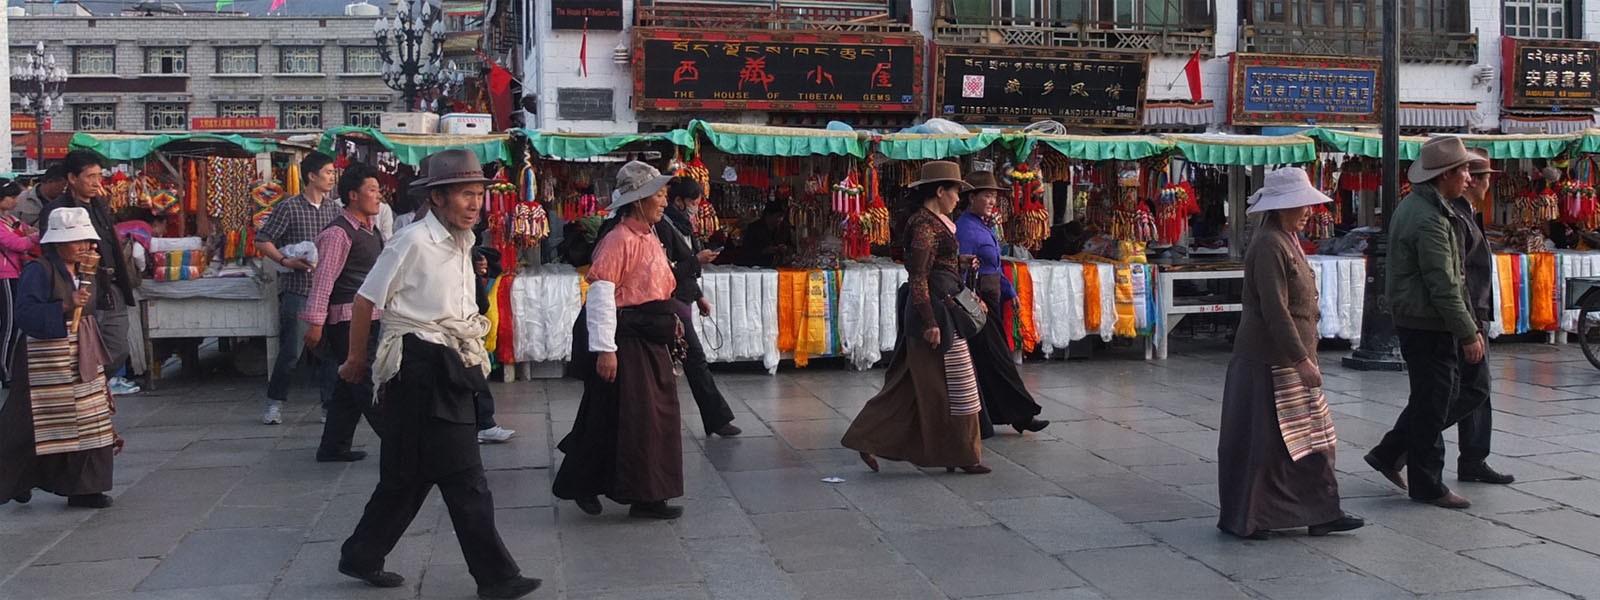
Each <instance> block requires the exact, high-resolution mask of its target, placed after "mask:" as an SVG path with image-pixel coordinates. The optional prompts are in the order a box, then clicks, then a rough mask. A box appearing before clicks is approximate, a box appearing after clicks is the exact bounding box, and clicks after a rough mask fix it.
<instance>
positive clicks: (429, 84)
mask: <svg viewBox="0 0 1600 600" xmlns="http://www.w3.org/2000/svg"><path fill="white" fill-rule="evenodd" d="M443 16H444V12H443V10H442V9H441V8H440V5H439V2H438V0H399V2H398V3H397V4H396V6H395V14H394V19H393V20H392V21H391V20H390V19H387V18H384V17H378V21H377V23H374V24H373V26H372V34H373V36H375V37H376V38H377V40H378V56H379V58H381V59H382V60H383V83H384V84H385V85H388V86H389V88H390V89H392V90H394V91H397V92H400V96H401V97H402V98H404V99H405V106H406V110H415V109H416V107H417V98H418V97H420V96H422V95H423V93H424V92H427V91H429V90H432V89H434V88H436V87H437V86H439V85H440V84H443V83H445V82H446V79H448V74H446V73H445V72H444V65H443V63H442V62H441V59H442V58H443V56H444V22H443V21H442V20H441V19H442V17H443Z"/></svg>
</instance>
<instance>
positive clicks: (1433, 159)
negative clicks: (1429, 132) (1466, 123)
mask: <svg viewBox="0 0 1600 600" xmlns="http://www.w3.org/2000/svg"><path fill="white" fill-rule="evenodd" d="M1477 159H1478V157H1477V156H1475V155H1473V154H1472V153H1471V152H1467V146H1466V144H1462V143H1461V138H1458V137H1456V136H1453V135H1442V136H1438V137H1431V138H1428V141H1427V142H1424V143H1423V144H1422V152H1421V153H1419V154H1417V160H1415V161H1412V163H1411V169H1410V170H1409V171H1407V173H1406V177H1407V178H1408V179H1410V180H1411V183H1427V182H1429V181H1433V180H1434V179H1435V178H1437V177H1439V176H1440V175H1443V174H1445V172H1446V171H1449V170H1451V169H1454V168H1456V167H1459V166H1461V165H1464V164H1467V163H1470V162H1472V161H1474V160H1477Z"/></svg>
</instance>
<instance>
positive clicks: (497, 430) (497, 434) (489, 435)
mask: <svg viewBox="0 0 1600 600" xmlns="http://www.w3.org/2000/svg"><path fill="white" fill-rule="evenodd" d="M516 434H517V432H516V431H515V430H512V429H506V428H504V427H501V426H499V425H496V426H494V427H490V428H488V429H485V430H483V431H479V432H478V443H479V444H504V443H505V442H506V440H509V439H511V436H513V435H516Z"/></svg>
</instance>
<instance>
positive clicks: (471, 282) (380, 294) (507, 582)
mask: <svg viewBox="0 0 1600 600" xmlns="http://www.w3.org/2000/svg"><path fill="white" fill-rule="evenodd" d="M428 160H429V161H430V164H431V166H430V169H431V173H433V179H432V181H430V182H429V183H428V189H429V202H430V203H431V204H432V207H433V209H432V211H430V213H429V215H428V216H427V217H426V218H424V219H423V220H421V221H419V222H418V223H416V224H415V225H413V226H411V227H406V228H403V229H401V230H400V231H398V232H396V234H395V238H394V239H393V240H392V241H390V242H389V243H388V244H387V245H386V246H385V247H384V249H383V253H382V254H380V255H379V256H378V260H377V262H376V263H375V264H373V266H372V270H371V271H369V272H368V273H367V278H366V281H365V282H363V283H362V285H361V289H360V290H359V291H358V292H357V293H356V298H355V306H354V307H353V308H352V312H353V315H352V318H351V326H350V341H349V344H350V345H349V346H347V347H348V348H351V350H350V351H349V354H348V356H347V357H346V359H345V363H344V364H343V365H342V366H340V367H339V377H340V378H342V379H344V380H345V381H347V382H351V383H356V382H360V381H361V380H362V379H364V378H366V377H367V372H366V371H367V353H366V350H365V349H366V347H367V338H368V336H369V335H370V334H371V328H372V327H371V325H372V313H373V311H374V310H380V309H381V310H382V311H383V327H382V335H381V339H380V341H379V342H378V349H377V353H376V357H375V358H374V359H373V361H372V369H373V374H372V382H373V383H375V384H377V385H378V386H380V387H379V392H378V396H379V397H380V398H381V402H382V409H381V410H382V418H381V419H380V426H381V428H382V430H381V431H380V432H379V434H380V439H381V443H382V450H381V451H380V453H379V464H378V487H377V489H375V490H373V492H372V499H371V500H370V501H368V502H367V508H366V511H365V512H364V513H363V514H362V515H361V522H360V523H358V524H357V525H356V530H355V532H354V533H352V534H351V535H350V538H349V539H348V540H346V541H345V543H344V546H343V547H342V549H341V552H340V559H339V572H340V573H343V574H345V575H349V576H351V577H355V578H357V579H360V580H362V581H365V582H367V583H368V584H371V585H373V586H377V587H399V586H400V585H403V584H404V583H405V578H404V577H401V576H400V575H398V574H395V573H391V572H388V571H384V570H383V562H384V557H386V556H387V555H388V554H389V552H390V551H392V550H393V549H394V546H395V544H396V543H398V542H399V541H400V537H401V536H402V535H404V534H405V531H406V528H407V527H409V526H410V525H411V520H412V519H414V518H416V515H417V510H418V509H420V508H421V507H422V503H423V500H425V499H427V497H428V493H429V492H430V491H431V490H432V489H433V487H434V486H438V487H439V492H440V494H441V495H443V496H444V502H445V506H447V507H448V508H449V513H450V522H451V524H452V525H453V526H454V528H455V531H456V538H457V539H458V540H459V541H460V543H461V548H462V552H463V554H464V555H465V557H466V560H467V569H468V571H470V572H471V573H472V577H473V579H474V580H476V581H477V583H478V597H480V598H520V597H522V596H525V595H528V594H530V593H532V592H533V591H534V590H535V589H538V587H539V584H540V581H539V580H538V579H534V578H530V577H523V576H522V574H521V570H520V569H519V568H518V567H517V563H516V561H514V560H513V559H512V558H511V553H510V552H509V551H507V550H506V547H505V544H504V543H503V542H502V541H501V540H500V534H499V532H498V531H497V530H496V528H495V524H494V498H493V496H492V495H491V494H490V492H489V482H488V480H487V479H486V478H485V477H484V473H483V459H482V458H481V457H480V456H479V454H478V437H477V426H476V423H477V418H476V417H477V415H476V409H475V406H474V404H473V395H474V394H475V393H477V392H483V391H487V390H488V380H487V375H488V372H489V353H488V351H486V350H485V349H484V343H483V338H484V335H485V334H487V333H488V331H489V321H488V319H486V318H484V317H483V315H480V314H478V301H477V292H476V285H477V282H476V278H475V274H474V272H473V268H472V246H473V241H474V240H473V235H472V226H473V225H474V224H475V223H477V221H478V215H479V212H480V211H481V210H482V208H483V196H484V186H485V184H486V183H488V182H489V180H488V179H487V178H485V177H484V176H483V168H482V166H481V165H480V164H479V163H478V157H477V156H476V155H475V154H473V153H472V151H470V150H446V151H444V152H440V153H438V154H435V155H433V156H431V157H429V159H428Z"/></svg>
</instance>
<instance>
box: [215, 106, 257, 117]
mask: <svg viewBox="0 0 1600 600" xmlns="http://www.w3.org/2000/svg"><path fill="white" fill-rule="evenodd" d="M217 116H219V117H233V118H249V117H259V116H261V103H260V102H218V103H217Z"/></svg>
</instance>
